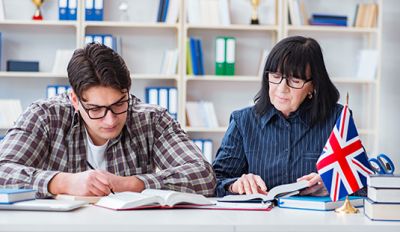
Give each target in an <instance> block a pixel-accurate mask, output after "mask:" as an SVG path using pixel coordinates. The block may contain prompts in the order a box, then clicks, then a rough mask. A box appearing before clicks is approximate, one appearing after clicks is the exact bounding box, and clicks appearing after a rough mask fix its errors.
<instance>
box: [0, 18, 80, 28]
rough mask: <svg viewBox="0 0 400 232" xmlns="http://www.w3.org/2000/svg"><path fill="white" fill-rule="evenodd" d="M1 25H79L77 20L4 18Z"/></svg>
mask: <svg viewBox="0 0 400 232" xmlns="http://www.w3.org/2000/svg"><path fill="white" fill-rule="evenodd" d="M0 25H6V26H24V27H26V26H55V27H63V26H65V27H77V26H78V23H77V22H76V21H58V20H37V21H34V20H26V21H25V20H9V19H7V20H3V21H0Z"/></svg>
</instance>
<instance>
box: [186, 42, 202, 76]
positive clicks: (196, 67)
mask: <svg viewBox="0 0 400 232" xmlns="http://www.w3.org/2000/svg"><path fill="white" fill-rule="evenodd" d="M201 44H202V42H201V39H196V38H194V37H190V38H189V39H188V40H187V44H186V51H187V54H186V58H187V62H186V63H187V67H186V68H187V74H188V75H204V73H205V72H204V60H203V48H202V45H201Z"/></svg>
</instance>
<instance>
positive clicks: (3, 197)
mask: <svg viewBox="0 0 400 232" xmlns="http://www.w3.org/2000/svg"><path fill="white" fill-rule="evenodd" d="M35 194H36V190H33V189H0V204H11V203H14V202H19V201H27V200H33V199H35Z"/></svg>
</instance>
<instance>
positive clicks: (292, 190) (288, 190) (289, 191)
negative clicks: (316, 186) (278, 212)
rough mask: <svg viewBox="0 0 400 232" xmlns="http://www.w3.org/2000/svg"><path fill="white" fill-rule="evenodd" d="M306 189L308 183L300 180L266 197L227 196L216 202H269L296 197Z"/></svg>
mask: <svg viewBox="0 0 400 232" xmlns="http://www.w3.org/2000/svg"><path fill="white" fill-rule="evenodd" d="M307 187H308V181H307V180H302V181H299V182H295V183H291V184H283V185H279V186H275V187H274V188H272V189H271V190H270V191H269V192H268V194H267V195H265V194H260V193H257V194H248V195H228V196H225V197H223V198H221V199H219V200H218V201H220V202H260V201H262V202H269V201H273V200H274V199H276V198H278V197H284V196H285V197H288V196H292V195H296V194H298V193H299V192H300V190H302V189H305V188H307Z"/></svg>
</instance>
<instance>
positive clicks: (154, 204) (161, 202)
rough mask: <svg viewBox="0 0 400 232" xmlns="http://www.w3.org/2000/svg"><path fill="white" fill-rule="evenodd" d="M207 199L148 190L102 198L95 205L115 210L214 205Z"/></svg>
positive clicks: (173, 192)
mask: <svg viewBox="0 0 400 232" xmlns="http://www.w3.org/2000/svg"><path fill="white" fill-rule="evenodd" d="M212 204H213V203H212V202H211V201H210V200H208V199H207V198H206V197H204V196H202V195H199V194H193V193H181V192H176V191H170V190H158V189H146V190H144V191H142V192H141V193H135V192H120V193H115V194H110V195H108V196H106V197H102V198H101V199H100V200H99V201H98V202H97V203H96V204H95V205H97V206H101V207H104V208H109V209H114V210H130V209H147V208H175V207H177V205H185V207H184V208H188V207H190V205H192V206H200V205H212Z"/></svg>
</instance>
